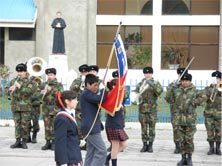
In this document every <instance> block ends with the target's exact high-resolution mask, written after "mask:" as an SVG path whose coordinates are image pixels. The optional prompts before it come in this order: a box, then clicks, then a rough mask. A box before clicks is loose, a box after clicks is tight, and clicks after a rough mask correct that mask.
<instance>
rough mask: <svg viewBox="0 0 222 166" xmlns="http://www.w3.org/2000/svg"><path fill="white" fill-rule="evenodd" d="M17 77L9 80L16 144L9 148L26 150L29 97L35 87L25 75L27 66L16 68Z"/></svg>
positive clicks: (29, 110) (29, 109)
mask: <svg viewBox="0 0 222 166" xmlns="http://www.w3.org/2000/svg"><path fill="white" fill-rule="evenodd" d="M16 71H17V73H18V76H17V77H16V78H14V79H13V80H11V82H10V88H9V93H10V94H9V95H10V96H9V98H10V99H11V110H12V114H13V119H14V122H15V138H16V142H15V143H14V144H13V145H11V146H10V147H11V148H20V147H21V148H23V149H27V148H28V147H27V144H26V142H27V139H28V136H29V123H30V118H31V117H30V116H31V101H30V99H31V97H32V95H33V93H34V90H35V86H34V85H33V84H32V83H31V82H30V80H29V78H28V75H27V66H26V65H25V64H23V63H21V64H18V65H17V66H16Z"/></svg>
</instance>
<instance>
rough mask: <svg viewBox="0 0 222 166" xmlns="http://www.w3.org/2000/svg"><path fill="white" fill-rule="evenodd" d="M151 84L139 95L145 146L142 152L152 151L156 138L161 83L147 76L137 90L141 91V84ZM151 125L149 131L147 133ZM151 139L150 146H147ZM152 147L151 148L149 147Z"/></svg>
mask: <svg viewBox="0 0 222 166" xmlns="http://www.w3.org/2000/svg"><path fill="white" fill-rule="evenodd" d="M145 81H146V83H145V84H149V87H148V88H147V89H146V90H145V91H144V92H143V93H142V94H141V95H140V96H139V121H140V124H141V131H142V141H143V144H144V146H143V148H142V149H141V152H144V151H149V152H152V144H153V141H154V138H155V125H156V122H157V99H158V96H160V94H161V93H162V91H163V90H162V87H161V84H160V83H159V82H158V81H155V80H153V79H152V80H149V81H147V80H146V79H145V78H144V79H143V80H142V81H141V82H140V83H139V84H138V85H137V86H136V89H135V91H136V92H137V93H139V92H140V91H141V90H140V88H141V86H142V85H143V84H144V82H145ZM148 127H149V133H147V130H148ZM147 141H149V146H147ZM149 148H150V149H149Z"/></svg>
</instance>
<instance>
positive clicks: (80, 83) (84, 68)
mask: <svg viewBox="0 0 222 166" xmlns="http://www.w3.org/2000/svg"><path fill="white" fill-rule="evenodd" d="M79 72H80V76H79V77H78V78H76V79H75V80H74V81H73V82H72V84H71V86H70V90H71V91H74V92H76V94H77V99H78V101H79V97H80V94H81V92H82V91H83V90H84V88H85V77H86V75H87V74H88V72H89V66H88V65H87V64H83V65H81V66H79ZM75 110H76V112H75V118H76V122H77V129H78V135H79V139H83V135H82V132H81V127H80V126H81V110H80V102H78V104H77V106H76V109H75Z"/></svg>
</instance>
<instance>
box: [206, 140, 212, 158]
mask: <svg viewBox="0 0 222 166" xmlns="http://www.w3.org/2000/svg"><path fill="white" fill-rule="evenodd" d="M209 144H210V149H209V151H208V152H207V154H208V155H212V154H214V142H213V141H210V142H209Z"/></svg>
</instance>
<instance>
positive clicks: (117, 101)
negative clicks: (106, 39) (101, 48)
mask: <svg viewBox="0 0 222 166" xmlns="http://www.w3.org/2000/svg"><path fill="white" fill-rule="evenodd" d="M115 52H116V58H117V64H118V72H119V78H118V80H117V81H116V86H115V87H114V88H113V89H112V90H111V91H110V92H109V94H108V96H107V97H106V100H105V102H103V103H102V107H103V108H104V109H106V111H107V113H108V114H110V115H111V116H114V114H115V111H116V110H119V109H120V107H121V106H122V101H123V97H124V83H125V79H126V75H127V70H128V65H127V58H126V52H125V48H124V45H123V41H122V39H121V36H120V34H118V36H117V38H116V40H115Z"/></svg>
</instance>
